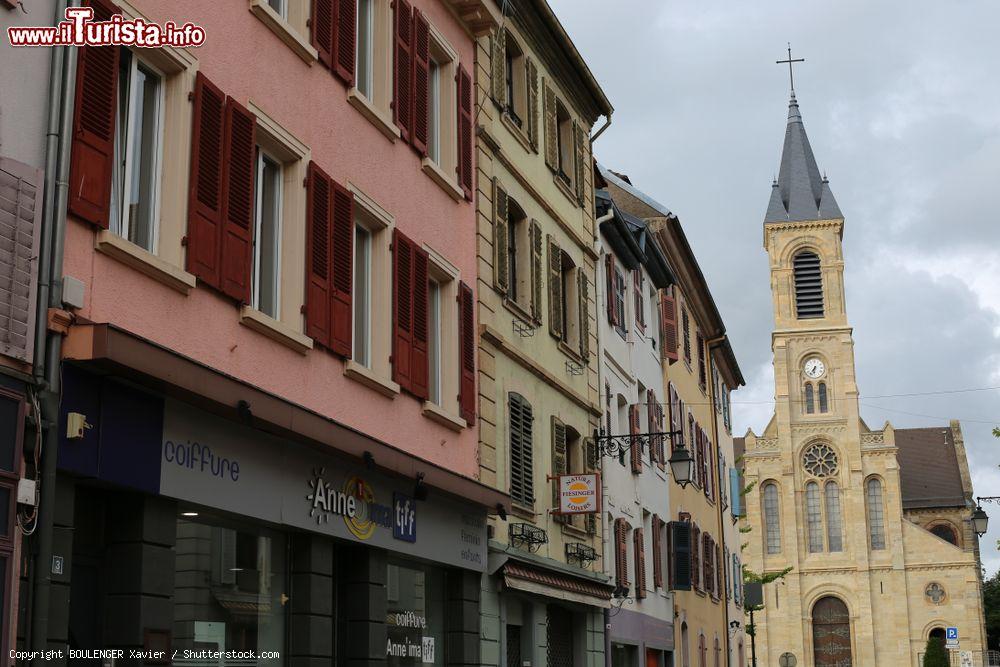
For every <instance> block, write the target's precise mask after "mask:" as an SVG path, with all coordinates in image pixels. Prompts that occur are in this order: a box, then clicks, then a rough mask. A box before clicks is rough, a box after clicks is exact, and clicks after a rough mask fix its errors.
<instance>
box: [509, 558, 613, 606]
mask: <svg viewBox="0 0 1000 667" xmlns="http://www.w3.org/2000/svg"><path fill="white" fill-rule="evenodd" d="M503 580H504V584H505V585H507V586H508V587H509V588H515V589H517V590H521V591H525V592H526V593H533V594H535V595H543V596H546V597H551V598H556V599H559V600H565V601H567V602H577V603H579V604H586V605H590V606H594V607H610V606H611V591H612V588H611V586H610V585H608V584H602V583H599V582H596V581H588V580H586V579H580V578H578V577H572V576H570V575H568V574H563V573H561V572H556V571H553V570H546V569H543V568H540V567H534V566H532V565H529V564H527V563H521V562H518V561H513V560H509V561H507V562H506V563H504V565H503Z"/></svg>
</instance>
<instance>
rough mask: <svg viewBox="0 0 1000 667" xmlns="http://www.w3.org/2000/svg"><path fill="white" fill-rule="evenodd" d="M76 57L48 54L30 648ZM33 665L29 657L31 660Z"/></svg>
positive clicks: (39, 572)
mask: <svg viewBox="0 0 1000 667" xmlns="http://www.w3.org/2000/svg"><path fill="white" fill-rule="evenodd" d="M70 2H76V0H70ZM70 2H67V1H66V0H57V2H56V10H55V11H56V15H55V23H58V22H59V21H61V20H62V19H63V18H64V17H65V9H66V7H67V6H68V5H69V4H70ZM76 60H77V49H75V48H69V47H56V48H55V49H54V51H53V53H52V62H51V67H50V78H49V90H50V94H49V120H48V129H47V131H46V138H45V141H46V147H45V201H44V204H43V206H44V209H43V217H42V240H41V249H40V253H39V267H38V269H39V279H38V280H39V286H38V316H37V317H36V324H35V342H36V346H35V369H34V374H35V384H36V387H37V388H38V389H40V390H41V393H42V397H41V420H40V422H41V423H40V424H38V425H37V427H38V428H41V429H42V430H43V434H42V442H43V446H42V452H41V468H42V470H41V490H40V498H39V503H38V527H37V529H36V530H37V533H38V551H37V555H36V556H35V561H34V564H33V567H32V575H33V578H34V583H33V587H32V591H31V595H32V598H33V608H32V609H31V610H30V612H31V621H30V623H31V626H30V635H29V644H30V647H31V649H32V650H34V651H44V650H45V649H46V648H47V644H48V634H49V602H50V590H51V587H52V546H53V524H54V516H55V507H54V505H55V499H56V457H57V454H58V447H59V433H58V429H57V425H58V423H59V392H60V386H59V379H60V366H59V364H60V358H61V356H62V336H61V335H60V334H58V333H53V332H50V331H48V309H49V308H59V307H60V306H61V304H62V284H61V283H62V263H63V249H64V247H65V237H66V203H67V198H68V192H67V188H68V181H69V162H70V147H71V146H72V141H71V138H72V129H73V128H72V123H73V99H74V88H75V85H76V76H75V74H76ZM35 663H36V661H34V660H33V661H32V664H35Z"/></svg>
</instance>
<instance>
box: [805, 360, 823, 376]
mask: <svg viewBox="0 0 1000 667" xmlns="http://www.w3.org/2000/svg"><path fill="white" fill-rule="evenodd" d="M802 372H804V373H805V374H806V377H810V378H812V379H813V380H815V379H816V378H818V377H821V376H822V375H823V373H825V372H826V366H825V365H824V364H823V361H822V360H821V359H818V358H817V357H813V358H812V359H809V360H807V361H806V363H805V365H803V366H802Z"/></svg>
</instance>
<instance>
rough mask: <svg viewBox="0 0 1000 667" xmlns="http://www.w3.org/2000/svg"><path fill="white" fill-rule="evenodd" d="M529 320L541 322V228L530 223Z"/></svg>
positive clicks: (533, 222)
mask: <svg viewBox="0 0 1000 667" xmlns="http://www.w3.org/2000/svg"><path fill="white" fill-rule="evenodd" d="M529 232H530V235H531V319H533V320H534V321H535V323H539V322H541V321H542V226H541V225H540V224H538V221H537V220H532V221H531V226H530V228H529Z"/></svg>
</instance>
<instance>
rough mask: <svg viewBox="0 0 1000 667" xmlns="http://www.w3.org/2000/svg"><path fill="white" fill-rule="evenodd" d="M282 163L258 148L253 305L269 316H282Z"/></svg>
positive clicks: (276, 317)
mask: <svg viewBox="0 0 1000 667" xmlns="http://www.w3.org/2000/svg"><path fill="white" fill-rule="evenodd" d="M281 199H282V169H281V162H280V161H279V160H277V159H275V158H274V157H271V156H270V155H268V154H267V153H266V152H265V151H264V150H262V149H261V148H260V147H258V148H257V169H256V202H255V203H254V234H253V279H252V281H251V283H250V291H251V295H250V296H251V305H252V306H253V307H254V308H255V309H257V310H259V311H260V312H262V313H264V314H265V315H267V316H268V317H272V318H275V319H278V318H279V316H280V310H279V299H280V295H281V280H280V278H281V231H282V230H281V210H282V201H281Z"/></svg>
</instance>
